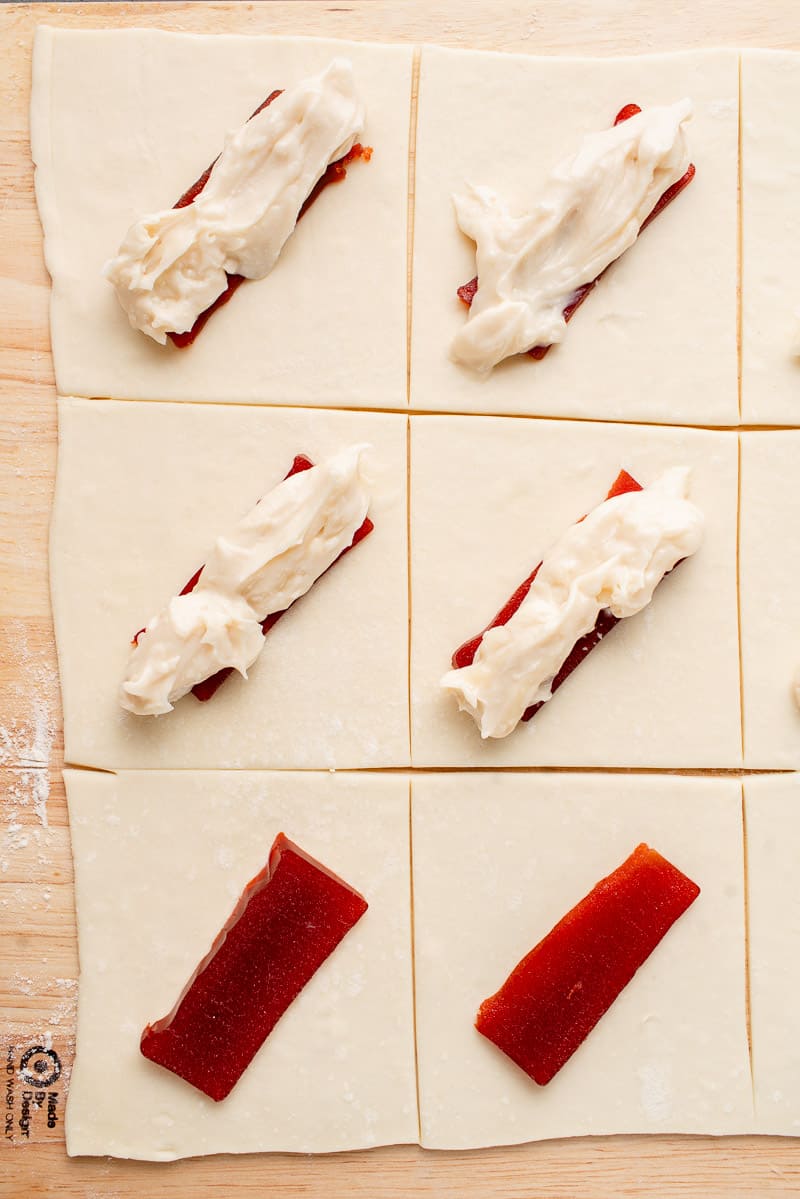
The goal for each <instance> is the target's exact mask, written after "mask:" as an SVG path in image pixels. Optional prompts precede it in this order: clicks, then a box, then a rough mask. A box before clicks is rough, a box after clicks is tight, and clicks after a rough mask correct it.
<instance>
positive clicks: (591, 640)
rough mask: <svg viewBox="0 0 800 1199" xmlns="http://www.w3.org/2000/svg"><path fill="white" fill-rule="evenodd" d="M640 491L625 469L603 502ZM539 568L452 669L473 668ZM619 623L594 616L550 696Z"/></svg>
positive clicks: (533, 709) (528, 712)
mask: <svg viewBox="0 0 800 1199" xmlns="http://www.w3.org/2000/svg"><path fill="white" fill-rule="evenodd" d="M641 490H642V486H641V484H640V483H637V482H636V480H635V479H634V478H633V476H632V475H629V474H628V472H627V471H626V470H621V471H620V472H619V474H618V475H617V477H616V479H615V480H614V482H613V484H612V485H611V489H610V491H609V493H608V495H607V496H606V499H607V500H613V499H614V496H617V495H625V493H626V492H628V491H641ZM585 519H586V518H585V517H584V516H582V517H581V520H585ZM580 523H581V521H580V520H579V521H578V524H580ZM541 565H542V564H541V562H540V563H539V566H536V567H535V568H534V569H533V570H532V571H531V573H530V574H529V575H528V577H527V579H525V581H524V582H523V583H520V585H519V587H518V588H517V590H516V591H515V592H514V594H513V595H512V596H511V598H510V599H509V600H507V601H506V603H505V604H504V605H503V607H502V608H501V609H500V611H499V612H498V613H497V615H496V616H495V618H494V620H493V621H492V622H491V623H490V624H488V625H487V626H486V628H485V629H484V630H483V632H481V633H478V635H477V636H476V637H471V638H470V639H469V641H465V642H464V644H463V645H460V646H459V647H458V649H457V650H456V652H455V653H454V654H453V658H452V665H453V669H454V670H459V669H460V668H461V667H462V666H471V665H472V663H473V662H474V661H475V655H476V654H477V652H478V647H479V646H480V644H481V642H482V641H483V638H484V636H485V635H486V633H488V632H489V629H496V628H497V627H498V625H503V624H508V622H509V620H510V619H511V617H512V616H513V615H514V613H515V612H516V611H517V609H518V608H519V607H520V605H521V603H522V601H523V600H524V599H525V597H526V596H527V594H528V592H529V591H530V589H531V585H532V583H533V580H534V579H535V578H536V576H537V574H538V573H539V567H540V566H541ZM619 621H620V617H618V616H612V615H611V613H610V612H609V611H608V609H607V608H604V609H603V611H602V612H601V613H600V614H599V616H598V617H597V621H596V622H595V626H594V628H593V629H592V630H591V632H589V633H585V634H584V636H583V637H581V638H579V639H578V641H576V642H575V644H574V645H573V647H572V649H571V650H570V652H569V654H568V655H567V657H566V658H565V660H564V664H563V665H562V667H561V669H560V670H559V672H558V674H557V675H556V676H555V678H554V679H553V682H552V684H551V687H550V691H551V693H553V692H555V691H557V690H558V688H559V687H560V686H561V684H562V683H563V682H564V681H565V680H566V679H568V678H569V676H570V675H571V674H572V672H573V670H574V669H575V667H576V666H580V664H581V662H582V661H583V660H584V658H585V657H586V655H587V654H588V653H590V652H591V651H592V650H593V649H594V647H595V646H596V645H597V644H598V643H599V642H600V641H602V640H603V638H604V637H605V635H606V633H610V632H611V630H612V629H613V628H614V625H616V624H619ZM546 702H547V701H546V700H540V701H539V703H538V704H531V706H530V707H529V708H526V709H525V712H524V713H523V716H522V719H523V720H530V719H531V717H532V716H535V715H536V713H537V712H538V711H539V709H540V708H541V707H542V706H543V705H544V704H545V703H546Z"/></svg>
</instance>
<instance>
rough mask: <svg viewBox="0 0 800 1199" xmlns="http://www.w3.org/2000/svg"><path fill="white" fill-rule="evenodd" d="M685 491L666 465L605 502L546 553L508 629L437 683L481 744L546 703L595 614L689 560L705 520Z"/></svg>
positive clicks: (682, 478)
mask: <svg viewBox="0 0 800 1199" xmlns="http://www.w3.org/2000/svg"><path fill="white" fill-rule="evenodd" d="M688 492H689V469H688V467H673V468H672V469H670V470H667V471H665V472H664V473H663V474H661V475H660V476H659V477H658V478H657V479H656V480H655V482H653V483H651V484H650V486H649V487H646V488H644V489H643V490H642V491H631V492H628V493H626V494H625V495H618V496H615V497H614V498H613V499H610V500H605V501H604V502H603V503H602V504H600V505H599V506H598V507H597V508H595V509H594V510H593V511H592V512H590V513H589V515H588V516H587V517H586V518H585V519H584V520H582V521H580V522H579V523H578V524H575V525H573V526H572V527H571V528H570V529H568V530H567V532H566V533H564V534H563V536H562V537H561V538H560V539H559V540H558V541H557V542H556V543H555V544H554V545H553V546H552V547H551V548H550V549H549V550H548V551H547V553H546V554H545V556H544V558H543V560H542V565H541V566H540V567H539V571H538V573H537V575H536V578H535V579H534V581H533V584H532V586H531V589H530V591H529V592H528V595H527V596H526V598H525V599H524V600H523V602H522V604H521V605H520V607H519V609H518V610H517V611H516V612H515V613H514V615H513V616H512V617H511V619H510V620H509V621H508V623H507V624H505V625H501V626H498V627H497V628H494V629H490V630H489V631H488V632H487V633H485V634H484V637H483V640H482V642H481V644H480V646H479V648H478V651H477V653H476V654H475V659H474V661H473V662H472V664H471V665H470V666H464V667H461V668H460V669H458V670H451V671H448V673H447V674H446V675H445V676H444V677H443V678H442V680H441V686H442V687H443V688H444V689H445V690H446V691H448V692H450V693H452V694H453V695H454V696H455V697H456V699H457V701H458V706H459V708H460V709H461V710H462V711H464V712H469V713H470V715H471V716H472V717H473V719H474V721H475V723H476V724H477V726H478V728H479V729H480V731H481V736H482V737H483V738H487V737H507V736H508V734H509V733H511V732H513V730H514V729H515V728H516V726H517V724H518V723H519V721H520V720H521V719H522V716H523V714H524V712H525V710H526V709H527V708H528V707H530V706H531V704H536V703H539V702H540V701H544V700H548V699H550V697H551V694H552V692H551V684H552V682H553V679H554V678H555V676H556V674H558V671H559V670H560V668H561V666H562V665H563V664H564V662H565V660H566V658H567V657H568V655H569V653H570V651H571V650H572V647H573V646H574V645H575V643H576V641H578V640H579V639H580V638H581V637H583V636H584V635H585V634H586V633H589V632H590V631H591V630H592V629H593V628H594V626H595V623H596V621H597V617H598V616H599V614H600V612H601V611H603V610H604V609H606V608H607V609H608V610H609V611H610V612H611V613H612V615H614V616H616V617H620V618H621V617H625V616H633V615H634V614H635V613H636V612H640V611H641V610H642V608H644V607H645V606H646V605H647V604H648V603H649V602H650V600H651V599H652V596H653V592H654V590H655V588H656V587H657V586H658V584H659V583H660V581H661V580H662V579H663V577H664V575H665V574H667V572H668V571H670V570H672V568H673V567H674V566H675V565H676V564H677V563H678V562H680V560H681V559H682V558H688V557H689V556H690V555H691V554H693V553H695V551H696V550H697V549H698V548H699V546H700V543H701V541H702V537H703V526H704V521H703V516H702V513H701V512H700V511H699V509H698V508H697V507H695V505H694V504H692V503H691V501H690V500H689V499H688V498H687V497H688Z"/></svg>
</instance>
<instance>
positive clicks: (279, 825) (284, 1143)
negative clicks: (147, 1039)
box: [65, 770, 418, 1161]
mask: <svg viewBox="0 0 800 1199" xmlns="http://www.w3.org/2000/svg"><path fill="white" fill-rule="evenodd" d="M65 778H66V784H67V795H68V799H69V811H70V828H71V832H72V847H73V853H74V858H75V890H76V901H77V913H78V939H79V950H80V960H81V976H80V989H79V1000H78V1033H77V1046H76V1059H75V1068H74V1071H73V1074H72V1081H71V1086H70V1095H69V1103H68V1106H67V1122H66V1132H67V1151H68V1152H69V1153H70V1154H72V1155H77V1154H104V1155H105V1154H110V1155H112V1156H114V1157H135V1158H146V1159H152V1160H159V1161H166V1160H169V1159H172V1158H177V1157H190V1156H194V1155H198V1154H206V1153H248V1152H255V1151H263V1150H285V1151H291V1152H297V1153H312V1152H313V1153H329V1152H333V1151H336V1150H342V1149H363V1148H368V1147H370V1146H373V1145H384V1144H395V1143H405V1142H409V1141H416V1140H417V1138H418V1123H417V1104H416V1081H415V1065H414V1031H413V1023H414V1021H413V995H412V970H411V904H410V878H409V811H408V807H409V796H408V779H407V777H406V776H403V775H391V776H374V775H370V776H367V775H363V774H362V775H358V774H342V773H338V774H335V775H332V774H327V773H325V774H307V773H306V774H294V773H292V772H280V773H276V774H271V773H251V772H247V771H245V772H233V771H226V772H188V771H176V772H169V771H167V772H164V771H153V772H145V771H138V772H130V773H126V772H122V773H121V774H118V775H108V774H99V773H94V774H93V773H91V772H88V771H69V770H68V771H66V772H65ZM279 832H284V833H285V834H286V835H287V836H288V837H289V838H290V839H293V840H295V841H296V842H297V843H298V844H299V845H300V847H301V848H302V849H304V850H305V851H306V852H308V853H310V854H311V855H312V856H313V857H316V858H317V859H318V860H319V861H320V862H322V864H323V865H324V866H326V867H328V869H330V870H333V871H334V873H336V874H338V875H340V877H342V878H343V879H344V880H345V881H346V882H347V883H349V884H350V885H351V886H352V887H355V888H356V890H358V891H360V892H361V893H362V894H363V895H364V897H365V898H366V900H367V902H368V903H369V910H368V911H367V912H366V913H365V914H364V916H362V918H361V920H360V921H359V922H358V923H357V924H356V925H355V926H354V928H352V929H351V930H350V932H348V934H347V935H346V937H345V938H344V939H343V941H342V942H341V943H340V944H339V945H338V946H337V948H336V949H335V950H334V952H333V953H332V954H331V955H330V957H329V958H328V959H327V960H326V961H325V962H324V963H323V965H322V966H321V967H320V969H319V970H318V971H317V972H316V974H315V975H314V976H313V978H312V979H311V980H310V981H309V982H308V984H307V985H306V986H305V987H304V989H303V990H302V991H301V993H300V995H299V996H298V997H297V999H295V1001H294V1002H293V1003H292V1004H291V1005H290V1007H289V1008H288V1009H287V1011H286V1013H285V1014H284V1015H283V1016H282V1017H281V1019H280V1021H279V1022H278V1024H277V1025H276V1026H275V1028H274V1029H273V1031H272V1032H271V1033H270V1035H269V1036H268V1037H267V1039H266V1041H265V1042H264V1044H263V1046H262V1047H261V1049H260V1050H259V1051H258V1053H257V1054H256V1056H255V1057H254V1058H253V1060H252V1062H251V1063H250V1065H249V1066H248V1068H247V1070H246V1071H245V1073H244V1074H243V1075H242V1077H241V1079H240V1080H239V1081H238V1082H237V1084H236V1086H235V1088H234V1089H233V1091H232V1092H231V1094H230V1095H229V1096H228V1098H226V1099H225V1100H223V1101H222V1102H221V1103H215V1102H214V1101H213V1100H212V1099H209V1098H208V1097H207V1096H205V1095H203V1094H202V1093H201V1092H200V1091H198V1090H196V1089H195V1088H194V1087H191V1086H190V1085H189V1084H188V1083H186V1082H184V1081H183V1080H182V1079H180V1078H178V1077H177V1076H176V1075H174V1074H172V1073H171V1072H170V1071H168V1070H165V1069H163V1068H161V1067H160V1066H157V1065H154V1064H153V1063H152V1062H149V1061H147V1060H146V1059H145V1058H144V1057H142V1055H141V1053H140V1051H139V1038H140V1036H141V1033H142V1030H143V1029H144V1027H145V1025H146V1024H147V1023H148V1022H152V1021H154V1020H156V1019H159V1018H160V1017H162V1016H165V1015H166V1014H167V1013H168V1012H169V1011H170V1010H171V1008H172V1007H173V1005H174V1004H175V1002H176V1000H177V999H178V996H179V995H180V994H181V991H182V989H183V987H184V986H185V985H186V983H187V981H188V980H189V978H190V977H191V975H192V973H193V971H194V970H195V968H196V967H197V965H198V963H199V962H200V960H201V959H202V958H203V956H204V955H205V954H206V953H207V952H208V950H209V948H210V946H211V944H212V942H213V940H214V938H215V936H216V935H217V933H218V932H219V930H220V928H221V927H222V926H223V924H224V922H225V921H226V920H227V918H228V917H229V916H230V914H231V912H232V910H233V908H234V906H235V904H236V902H237V900H238V898H239V896H240V895H241V893H242V890H243V889H244V887H245V885H246V884H247V883H248V882H249V880H250V879H251V878H252V877H253V876H254V875H255V874H257V873H258V871H259V870H261V869H262V868H263V866H264V865H265V863H266V861H267V859H268V857H269V851H270V847H271V845H272V842H273V840H274V838H275V836H276V835H277V834H278V833H279ZM109 1077H111V1078H113V1083H114V1088H115V1092H116V1094H117V1096H118V1099H117V1100H115V1101H114V1102H109V1097H108V1085H109Z"/></svg>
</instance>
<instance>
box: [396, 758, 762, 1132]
mask: <svg viewBox="0 0 800 1199" xmlns="http://www.w3.org/2000/svg"><path fill="white" fill-rule="evenodd" d="M412 837H413V844H414V864H413V873H414V879H413V881H414V928H415V977H416V1010H417V1054H418V1063H419V1096H420V1109H421V1129H422V1143H423V1145H425V1146H426V1147H428V1148H431V1149H472V1148H479V1147H481V1146H486V1145H502V1144H511V1143H516V1142H521V1141H530V1140H539V1139H543V1138H547V1137H560V1136H581V1135H592V1134H606V1133H625V1132H628V1133H644V1132H688V1133H701V1132H702V1133H735V1132H742V1131H746V1130H747V1129H748V1128H749V1127H751V1125H752V1096H751V1085H750V1070H749V1063H748V1052H747V1028H746V1019H745V941H744V895H743V886H744V883H743V877H744V876H743V857H742V819H741V788H740V785H739V782H738V781H736V780H733V779H704V778H675V777H672V778H670V777H667V776H660V777H655V776H648V777H643V776H636V775H628V776H610V775H592V774H572V775H569V774H493V773H486V774H467V775H464V774H452V775H448V774H439V775H429V776H424V775H423V776H420V777H415V778H414V780H413V784H412ZM641 842H646V843H647V844H648V845H650V846H651V847H652V848H654V849H656V850H657V851H658V852H659V853H660V854H662V855H663V856H664V857H666V858H667V859H669V861H670V862H672V863H673V865H675V866H677V867H678V869H679V870H681V871H683V872H684V873H685V874H687V875H688V876H689V878H690V879H692V880H693V881H694V882H695V883H696V884H697V885H698V886H699V887H700V892H701V893H700V895H699V897H698V898H697V899H696V900H695V902H694V903H693V904H692V905H691V907H690V908H689V909H688V911H687V912H685V913H684V915H683V916H681V917H680V919H679V920H678V921H677V922H676V923H675V924H674V925H673V927H672V928H671V929H670V930H669V931H668V932H667V934H666V936H665V937H664V939H663V941H662V942H661V943H660V944H659V945H658V946H657V947H656V948H655V950H654V951H653V953H652V954H651V956H650V957H649V958H648V959H647V960H646V961H645V962H644V964H643V965H642V966H641V967H640V969H639V970H638V972H637V973H636V974H635V975H634V977H633V979H632V980H631V982H630V983H629V984H628V986H627V987H626V988H625V989H624V990H623V991H622V993H621V994H620V995H619V996H618V998H617V999H616V1000H615V1002H614V1003H613V1004H612V1006H611V1007H610V1009H609V1010H608V1011H607V1012H606V1013H605V1015H604V1016H602V1018H601V1019H600V1021H599V1023H598V1024H597V1025H596V1026H595V1028H594V1029H593V1030H592V1031H591V1032H590V1033H589V1035H588V1037H587V1039H586V1040H585V1041H584V1042H583V1044H582V1045H580V1046H579V1048H578V1049H577V1050H576V1052H575V1053H574V1055H573V1056H572V1057H571V1058H570V1059H569V1061H568V1062H567V1063H566V1064H565V1065H564V1066H563V1068H562V1069H561V1070H560V1071H559V1073H558V1074H556V1076H555V1077H554V1078H553V1079H552V1081H551V1082H550V1083H548V1084H547V1085H546V1086H544V1087H539V1086H537V1085H536V1084H535V1083H534V1082H533V1081H532V1080H531V1079H530V1078H529V1077H528V1076H527V1075H526V1074H525V1073H524V1072H523V1071H522V1070H520V1069H519V1067H518V1066H516V1065H515V1064H514V1063H513V1062H511V1060H510V1059H509V1058H507V1057H506V1056H505V1055H504V1054H503V1053H501V1052H500V1051H499V1050H498V1049H497V1048H496V1046H495V1045H493V1044H492V1043H491V1042H490V1041H488V1040H487V1039H485V1038H484V1037H482V1036H481V1035H480V1034H479V1033H478V1032H477V1031H476V1030H475V1028H474V1027H473V1025H474V1021H475V1016H476V1013H477V1011H478V1007H479V1005H480V1004H481V1003H482V1001H483V1000H484V999H486V998H487V997H488V996H490V995H492V994H493V993H494V992H495V991H496V990H497V989H498V988H499V987H500V986H501V985H502V983H503V982H504V980H505V979H506V977H507V975H508V974H509V972H510V971H511V970H512V969H513V967H514V966H516V964H517V963H518V962H519V961H520V959H521V958H522V957H524V956H525V955H526V954H527V953H528V952H529V951H530V950H531V949H532V948H533V947H534V945H536V944H537V943H538V942H539V941H540V940H541V938H542V937H544V936H545V935H546V934H547V933H548V932H550V930H551V929H552V928H553V926H554V925H555V924H556V923H557V922H558V921H559V920H560V919H561V918H562V917H563V916H565V915H566V913H567V912H568V911H569V910H570V909H571V908H572V907H574V905H575V904H576V903H578V902H579V901H580V900H581V899H583V898H584V896H585V895H586V894H587V893H588V892H589V891H591V889H592V888H593V887H594V886H595V884H596V883H597V882H598V881H599V880H600V879H601V878H603V877H605V876H606V875H608V874H610V873H611V872H612V871H613V870H615V869H616V867H617V866H619V865H620V863H621V862H622V861H623V860H624V859H625V858H627V857H628V855H629V854H630V853H631V852H632V851H633V849H634V848H635V847H636V846H637V845H638V844H640V843H641Z"/></svg>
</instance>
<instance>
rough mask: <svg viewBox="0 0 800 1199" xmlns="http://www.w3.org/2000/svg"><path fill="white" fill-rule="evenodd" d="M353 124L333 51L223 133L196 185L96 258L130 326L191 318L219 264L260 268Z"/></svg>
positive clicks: (271, 260) (347, 72)
mask: <svg viewBox="0 0 800 1199" xmlns="http://www.w3.org/2000/svg"><path fill="white" fill-rule="evenodd" d="M363 124H364V106H363V104H362V103H361V101H360V100H359V98H358V96H357V94H356V89H355V80H354V77H353V68H352V65H351V63H350V62H349V61H347V60H346V59H342V58H337V59H334V60H333V62H331V64H330V65H329V66H328V67H327V68H326V70H324V71H323V72H322V73H321V74H320V75H316V76H314V77H312V78H310V79H306V80H304V81H303V82H302V83H299V84H297V85H296V86H295V87H292V88H287V89H286V91H285V92H283V93H282V95H280V96H278V97H277V98H276V99H275V100H273V102H272V103H271V104H270V105H268V107H267V108H265V109H263V111H262V112H260V113H259V114H258V115H257V116H254V117H252V118H251V120H249V121H247V123H246V124H244V125H242V127H241V128H240V129H237V130H236V132H235V133H231V134H230V135H229V136H228V137H227V138H226V141H225V147H224V149H223V151H222V153H221V154H220V156H219V158H218V159H217V161H216V163H215V164H214V166H213V168H212V171H211V174H210V176H209V179H208V182H207V183H206V185H205V187H204V188H203V190H202V192H201V193H200V195H199V196H198V197H197V198H196V199H195V200H194V201H193V202H192V203H191V204H188V205H186V207H184V208H168V209H166V210H164V211H163V212H155V213H151V214H150V215H148V216H144V217H142V218H141V219H140V220H138V221H136V222H135V223H134V224H133V225H131V227H130V229H129V230H128V232H127V234H126V235H125V239H124V241H123V243H122V245H121V246H120V249H119V253H118V255H117V257H116V258H112V259H111V261H110V262H108V263H107V264H106V266H105V268H104V272H103V273H104V274H105V276H106V278H107V279H108V280H110V282H111V283H112V285H113V287H114V289H115V291H116V293H117V297H118V299H119V302H120V304H121V305H122V307H123V308H124V309H125V311H126V312H127V314H128V319H129V320H130V323H131V324H132V325H133V327H134V328H135V329H140V330H141V331H142V332H143V333H146V334H147V336H148V337H152V338H153V339H154V341H158V342H160V343H162V344H163V343H164V342H165V341H166V338H167V333H185V332H187V331H188V330H189V329H191V328H192V326H193V325H194V323H195V321H196V320H197V318H198V316H199V315H200V313H201V312H204V311H205V310H206V308H208V307H209V306H210V305H211V304H213V302H214V300H216V299H217V297H218V296H219V295H221V294H222V292H223V291H225V288H226V287H227V275H228V274H235V275H244V276H245V277H246V278H248V279H263V278H264V276H265V275H267V274H269V272H270V271H271V270H272V268H273V266H274V265H275V263H276V261H277V259H278V256H279V254H280V252H281V250H282V249H283V246H284V244H285V243H286V241H287V239H288V238H289V237H290V235H291V233H292V231H293V230H294V227H295V225H296V224H297V218H298V216H299V215H300V209H301V208H302V206H303V203H304V202H305V200H306V199H307V198H308V196H309V194H310V192H311V191H312V189H313V187H314V185H315V184H316V183H317V181H318V180H319V179H320V178H321V176H322V175H323V173H324V171H325V169H326V167H327V166H328V165H329V164H330V163H331V162H335V161H336V160H337V159H338V158H341V157H342V155H344V154H346V153H347V151H348V150H349V149H351V147H352V146H353V144H354V142H355V140H356V137H357V135H358V134H359V133H360V131H361V129H362V128H363Z"/></svg>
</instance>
